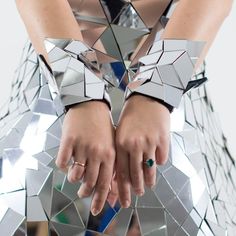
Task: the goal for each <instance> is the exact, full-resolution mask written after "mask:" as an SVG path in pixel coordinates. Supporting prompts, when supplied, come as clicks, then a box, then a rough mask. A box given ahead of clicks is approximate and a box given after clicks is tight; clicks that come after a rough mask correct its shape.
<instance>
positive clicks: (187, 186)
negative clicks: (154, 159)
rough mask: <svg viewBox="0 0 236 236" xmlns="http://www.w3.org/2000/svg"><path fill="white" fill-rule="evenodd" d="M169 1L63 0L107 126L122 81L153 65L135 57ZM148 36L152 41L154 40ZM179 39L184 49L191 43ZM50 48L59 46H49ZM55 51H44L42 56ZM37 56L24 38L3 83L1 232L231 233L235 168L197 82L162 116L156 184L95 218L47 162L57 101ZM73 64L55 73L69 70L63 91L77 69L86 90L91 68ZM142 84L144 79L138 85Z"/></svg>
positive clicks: (54, 138) (235, 220) (51, 156)
mask: <svg viewBox="0 0 236 236" xmlns="http://www.w3.org/2000/svg"><path fill="white" fill-rule="evenodd" d="M111 2H113V3H114V2H116V4H117V7H116V8H111V7H110V3H111ZM169 2H170V1H168V0H157V1H154V0H136V1H120V0H116V1H108V0H103V1H96V0H86V1H85V0H71V1H70V4H71V6H72V7H73V10H74V14H75V16H76V19H77V20H78V22H79V23H80V25H81V27H82V34H83V36H84V38H85V41H86V43H87V44H88V45H89V47H92V48H93V50H94V52H95V54H94V52H89V53H85V54H84V57H85V58H88V61H90V63H92V65H91V68H94V70H96V68H97V69H99V70H100V71H101V73H102V74H103V75H105V76H106V78H103V79H104V80H106V83H107V85H108V93H109V96H110V98H111V102H112V107H113V109H112V117H113V119H114V124H115V123H116V120H117V118H118V116H119V112H120V109H121V106H122V103H123V99H124V91H125V88H126V86H127V84H128V82H129V79H130V78H132V77H133V76H134V75H135V73H136V72H137V70H140V72H142V73H143V75H144V76H143V78H141V79H142V80H148V79H149V78H150V72H149V70H152V66H150V65H145V63H143V64H144V65H143V64H140V63H139V60H140V58H142V59H141V60H143V62H146V59H147V58H145V55H147V53H148V49H149V47H150V45H153V48H152V50H153V54H155V51H158V50H160V49H161V47H162V42H161V41H159V39H160V32H161V31H162V29H163V27H164V26H165V24H166V22H167V21H168V18H169V17H170V16H171V13H172V12H173V9H174V7H175V6H176V3H177V1H173V3H172V4H171V5H170V7H169V8H168V9H167V10H166V11H165V9H166V8H167V6H168V4H169ZM130 4H131V5H130ZM153 4H156V5H153ZM91 6H92V7H91ZM152 6H156V8H154V7H152ZM114 9H118V11H114ZM153 9H155V11H154V10H153ZM147 10H150V14H148V11H147ZM164 11H165V14H164ZM155 14H156V15H155ZM114 30H115V31H116V30H118V31H116V32H114ZM117 32H118V33H117ZM122 32H123V33H122ZM126 33H127V35H128V37H126ZM128 33H129V34H128ZM123 34H124V37H121V36H122V35H123ZM131 36H132V37H131ZM116 38H117V40H116ZM154 41H156V42H158V41H159V42H158V43H157V44H153V42H154ZM188 44H190V45H189V48H192V44H191V42H188ZM49 46H50V45H49ZM62 46H63V45H62ZM74 46H75V45H74V43H71V44H68V45H67V46H65V47H67V49H68V50H71V51H72V50H77V49H78V48H77V47H75V48H74ZM165 46H166V48H168V50H169V51H172V50H174V49H175V47H176V44H175V43H174V44H173V41H167V44H166V45H165ZM51 47H52V48H54V46H53V45H51ZM52 48H51V49H50V47H49V50H52ZM79 48H81V47H79ZM136 49H140V50H136ZM54 50H55V52H56V51H57V53H58V47H56V48H54ZM81 50H84V48H82V49H81ZM183 50H184V49H183ZM198 50H200V48H198V47H197V48H195V50H193V51H192V50H190V51H188V53H189V57H190V58H191V57H193V56H194V55H197V53H198V52H199V51H198ZM60 52H61V51H60V50H59V54H60ZM79 52H80V51H79ZM79 52H78V51H75V53H79ZM57 53H55V55H53V54H52V55H51V59H53V58H55V57H56V56H57ZM178 55H179V54H178V53H177V54H176V52H175V53H170V54H169V53H168V57H165V58H163V59H162V61H161V62H162V65H160V67H161V66H164V67H165V63H168V62H169V61H170V59H171V60H172V59H173V58H175V57H176V56H178ZM181 55H182V54H181ZM183 55H184V54H183ZM156 56H158V55H157V53H156ZM71 58H72V57H70V59H71ZM94 58H95V59H94ZM38 59H39V58H38V57H37V55H36V53H35V51H34V50H33V48H32V45H31V44H30V42H28V43H27V44H26V46H25V48H24V51H23V55H22V60H21V62H20V64H19V68H18V69H17V72H16V76H15V78H14V79H13V81H12V92H11V96H10V97H9V100H8V102H7V103H6V104H5V105H4V106H3V107H1V109H0V235H4V236H10V235H16V236H18V235H36V236H38V235H40V236H41V235H51V236H53V235H60V236H61V235H63V236H64V235H66V236H67V235H79V236H91V235H92V236H95V235H96V236H97V235H111V236H114V235H118V236H121V235H122V236H123V235H127V236H139V235H145V236H147V235H148V236H151V235H153V236H156V235H158V236H159V235H163V236H176V235H177V236H185V235H190V236H195V235H196V236H211V235H217V236H223V235H227V236H234V235H235V230H236V227H235V224H236V217H235V213H236V206H235V202H236V201H235V200H236V185H235V179H236V167H235V162H234V160H233V158H232V156H231V155H230V153H229V152H228V149H227V143H226V139H225V137H224V134H223V133H222V130H221V128H220V127H221V126H220V124H219V122H218V117H217V115H216V113H215V112H214V110H213V108H212V104H211V101H210V98H209V96H208V95H207V91H206V85H203V86H200V87H198V88H196V89H192V90H191V91H189V92H188V93H185V94H184V95H183V99H182V100H181V102H180V105H179V107H178V108H177V109H175V110H174V112H173V113H172V114H171V144H170V152H169V160H168V162H167V164H166V165H164V166H158V167H157V173H158V176H157V185H156V186H155V187H154V188H153V189H146V193H145V195H144V196H142V197H135V196H132V206H131V207H130V208H128V209H122V208H120V206H119V204H118V203H117V205H116V206H115V207H111V206H110V205H109V204H108V203H106V205H105V207H104V209H103V211H102V212H101V214H99V215H98V216H96V217H94V216H92V215H91V214H90V212H89V209H90V203H91V198H85V199H79V198H78V197H77V194H76V192H77V190H78V188H79V186H80V183H77V184H70V183H68V181H67V178H66V175H65V174H64V173H62V172H61V171H60V170H58V169H57V168H56V166H55V157H56V155H57V152H58V148H59V143H60V138H61V129H62V123H63V119H64V116H65V111H64V109H63V108H64V104H63V102H62V100H61V99H60V97H59V94H58V93H56V92H55V88H56V87H54V85H55V84H49V83H48V82H49V80H48V78H49V76H50V74H45V73H41V71H40V70H39V60H38ZM151 60H156V57H155V58H151ZM186 60H187V58H186ZM67 62H68V65H69V59H68V58H67V57H65V58H64V60H63V59H61V60H60V63H59V61H58V63H55V64H54V69H55V71H56V70H57V71H58V76H59V74H60V73H61V72H60V70H61V71H65V69H66V68H67V67H65V65H66V64H67ZM147 62H148V61H147ZM176 62H177V61H176ZM163 64H164V65H163ZM80 65H81V64H80V63H79V62H78V61H77V60H75V61H74V60H73V59H72V60H71V64H70V68H71V69H67V71H66V73H65V74H64V75H65V76H66V77H67V76H68V77H67V78H68V80H67V79H66V81H64V82H68V84H67V83H66V84H65V85H70V84H71V83H72V84H73V82H74V80H75V81H76V82H78V87H76V90H74V88H70V89H69V90H68V91H69V93H71V94H73V93H75V94H76V95H77V92H76V91H78V90H80V91H82V92H84V90H82V86H80V85H79V84H80V82H79V81H83V80H84V75H86V74H88V76H85V77H86V79H87V81H86V82H87V85H88V93H89V94H90V93H92V94H94V89H96V88H97V87H95V86H94V79H95V78H94V77H93V76H92V74H91V73H90V72H93V71H90V70H88V71H87V70H86V73H84V74H83V73H82V74H83V75H81V74H78V71H79V68H80ZM172 67H173V66H172ZM162 69H163V68H162ZM175 69H176V70H177V71H179V73H182V71H185V66H184V64H183V63H182V62H178V63H176V64H175ZM186 69H187V68H186ZM45 71H47V70H45ZM163 71H164V72H163V73H165V72H166V71H168V73H169V71H170V72H171V71H173V68H169V67H167V68H164V69H163ZM157 72H158V71H154V73H153V75H152V81H151V83H153V84H155V88H156V90H155V91H154V89H153V88H154V87H153V86H151V87H150V89H153V93H154V92H156V91H160V94H161V91H163V90H162V88H161V87H160V86H161V76H160V75H159V73H157ZM187 72H188V71H187ZM187 72H186V73H187ZM75 74H76V76H74V75H75ZM182 77H183V81H181V83H180V84H175V85H176V86H177V85H182V83H183V85H184V86H186V84H187V81H188V78H187V77H186V78H185V73H182V74H181V78H182ZM58 78H59V77H58ZM204 78H205V71H204V68H202V70H199V72H197V74H196V75H195V76H194V77H193V78H192V79H193V80H192V81H194V82H195V81H197V83H198V84H201V81H202V80H203V79H204ZM167 79H168V78H167ZM52 81H53V80H52ZM190 82H191V81H190ZM99 84H100V83H99ZM172 85H173V84H172ZM145 86H147V87H148V86H150V85H149V84H148V83H145ZM165 86H166V88H165V91H166V93H168V94H169V95H168V97H169V99H170V100H171V99H173V96H172V95H174V97H175V96H180V94H179V93H178V92H176V89H172V88H173V87H172V86H171V85H168V84H166V85H165ZM194 86H196V84H194V83H191V84H189V85H188V86H187V89H190V88H191V87H194ZM66 87H67V86H65V93H66V92H67V90H66ZM77 89H78V90H77ZM151 91H152V90H151ZM181 93H182V92H181ZM98 96H99V94H98ZM163 96H164V94H163ZM181 96H182V95H181ZM173 100H174V99H173ZM39 232H41V234H39ZM37 233H38V235H37Z"/></svg>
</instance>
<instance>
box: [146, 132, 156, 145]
mask: <svg viewBox="0 0 236 236" xmlns="http://www.w3.org/2000/svg"><path fill="white" fill-rule="evenodd" d="M157 141H158V140H157V138H156V137H153V136H151V135H150V136H147V137H146V142H147V143H148V144H149V145H150V146H154V145H156V144H157Z"/></svg>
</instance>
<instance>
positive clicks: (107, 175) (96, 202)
mask: <svg viewBox="0 0 236 236" xmlns="http://www.w3.org/2000/svg"><path fill="white" fill-rule="evenodd" d="M112 173H113V166H111V165H109V164H106V163H102V164H101V165H100V170H99V176H98V180H97V183H96V187H95V191H94V195H93V200H92V203H91V212H92V214H93V215H97V214H99V213H100V212H101V210H102V208H103V206H104V205H105V202H106V199H107V195H108V192H109V186H110V183H111V179H112Z"/></svg>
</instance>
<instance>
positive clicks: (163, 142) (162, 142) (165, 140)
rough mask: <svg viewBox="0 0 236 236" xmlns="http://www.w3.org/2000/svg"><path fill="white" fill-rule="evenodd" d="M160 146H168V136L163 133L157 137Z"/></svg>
mask: <svg viewBox="0 0 236 236" xmlns="http://www.w3.org/2000/svg"><path fill="white" fill-rule="evenodd" d="M159 143H160V145H165V146H166V145H168V144H169V134H167V133H164V134H162V135H161V136H160V137H159Z"/></svg>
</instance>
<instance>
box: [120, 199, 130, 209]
mask: <svg viewBox="0 0 236 236" xmlns="http://www.w3.org/2000/svg"><path fill="white" fill-rule="evenodd" d="M129 205H130V203H129V201H128V200H126V201H125V202H124V203H123V206H122V207H124V208H128V207H129Z"/></svg>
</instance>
